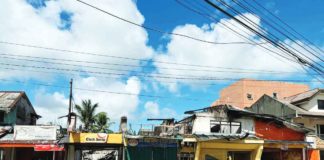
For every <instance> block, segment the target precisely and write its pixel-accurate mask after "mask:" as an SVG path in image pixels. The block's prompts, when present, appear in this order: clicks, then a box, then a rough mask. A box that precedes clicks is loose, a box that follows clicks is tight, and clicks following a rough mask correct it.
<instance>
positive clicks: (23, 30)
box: [0, 0, 153, 80]
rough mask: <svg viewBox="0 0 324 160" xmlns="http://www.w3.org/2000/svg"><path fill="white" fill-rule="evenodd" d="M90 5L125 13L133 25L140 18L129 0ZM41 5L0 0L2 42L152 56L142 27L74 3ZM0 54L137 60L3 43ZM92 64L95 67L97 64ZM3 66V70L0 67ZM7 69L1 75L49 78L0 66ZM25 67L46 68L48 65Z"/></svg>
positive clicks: (141, 20)
mask: <svg viewBox="0 0 324 160" xmlns="http://www.w3.org/2000/svg"><path fill="white" fill-rule="evenodd" d="M89 3H91V4H93V5H96V6H100V7H101V8H102V9H104V10H108V11H111V12H112V13H115V14H117V15H120V16H122V17H127V18H128V19H130V20H131V21H134V22H136V23H139V24H142V23H144V17H143V16H142V14H141V13H140V12H139V11H138V9H137V7H136V4H135V3H134V2H133V1H131V0H121V1H118V2H116V1H113V0H108V1H100V0H92V1H89ZM45 4H46V5H45V6H43V7H38V8H34V7H33V6H32V5H30V4H28V3H27V2H26V1H24V0H17V1H1V2H0V10H1V13H2V14H1V16H0V21H1V22H2V24H1V25H0V34H1V41H9V42H17V43H25V44H31V45H39V46H47V47H53V48H60V49H68V50H77V51H84V52H87V51H89V52H96V53H99V54H104V55H110V56H117V55H118V56H122V57H132V58H138V59H149V58H150V57H151V56H152V54H153V49H152V48H151V47H150V46H148V45H147V41H148V35H147V32H146V31H145V30H144V29H142V28H138V27H135V26H132V25H129V24H127V23H125V22H122V21H120V20H117V19H115V18H112V17H110V16H108V15H106V14H103V13H101V12H98V11H96V10H94V9H92V8H89V7H87V6H85V5H83V4H81V3H79V2H77V1H69V0H59V1H45ZM62 15H63V19H62ZM64 15H65V18H64ZM67 23H70V25H67ZM0 52H1V53H0V54H4V53H5V54H20V55H28V56H39V57H52V58H65V59H73V60H87V61H97V62H105V63H120V64H139V61H127V60H121V59H116V58H105V57H98V56H89V55H84V54H73V53H64V52H53V51H48V50H41V49H32V48H26V47H19V46H10V45H4V44H0ZM0 62H1V63H9V62H10V63H11V64H13V63H14V64H19V65H21V64H24V65H29V66H30V65H37V66H46V67H56V68H57V67H59V68H78V69H80V70H89V69H88V68H86V67H72V66H67V65H57V64H50V63H47V64H44V63H38V62H37V63H36V62H28V61H27V62H26V61H21V60H12V59H8V58H3V57H2V58H0ZM70 63H72V62H70ZM72 64H73V63H72ZM96 66H100V65H99V64H98V65H96ZM5 67H6V68H7V69H3V68H5ZM8 67H9V68H15V69H18V70H14V71H12V70H9V71H10V74H6V78H25V79H30V78H37V79H38V80H42V79H45V80H49V79H50V78H51V77H48V78H46V76H42V75H44V73H37V72H36V73H35V72H31V71H29V72H28V73H26V72H24V71H19V70H24V69H26V68H27V67H21V66H8V65H7V66H6V65H3V64H1V65H0V68H1V69H0V76H1V75H5V73H8ZM110 67H112V66H110ZM115 68H116V67H115ZM28 69H29V70H46V71H49V70H48V69H37V68H28ZM97 70H98V69H97ZM131 70H132V68H131ZM88 74H92V73H88ZM54 76H55V74H54ZM1 77H2V76H1Z"/></svg>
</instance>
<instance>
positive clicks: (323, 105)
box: [317, 99, 324, 110]
mask: <svg viewBox="0 0 324 160" xmlns="http://www.w3.org/2000/svg"><path fill="white" fill-rule="evenodd" d="M317 105H318V109H320V110H324V100H320V99H319V100H317Z"/></svg>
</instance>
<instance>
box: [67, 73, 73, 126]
mask: <svg viewBox="0 0 324 160" xmlns="http://www.w3.org/2000/svg"><path fill="white" fill-rule="evenodd" d="M72 86H73V79H71V81H70V98H69V113H68V125H70V123H71V112H72Z"/></svg>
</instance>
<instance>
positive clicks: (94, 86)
mask: <svg viewBox="0 0 324 160" xmlns="http://www.w3.org/2000/svg"><path fill="white" fill-rule="evenodd" d="M74 83H75V84H76V86H75V90H74V92H73V93H74V94H73V98H74V101H75V103H76V104H81V101H82V100H87V99H90V100H91V101H92V102H93V103H98V104H99V107H98V108H97V112H107V114H108V116H109V117H110V118H111V119H112V120H113V121H115V122H118V120H119V118H120V117H121V116H127V117H129V118H130V119H132V118H134V117H132V113H133V112H135V111H136V109H137V106H138V104H139V98H138V94H139V93H140V91H141V83H140V81H138V78H137V77H130V78H129V79H128V80H127V81H126V83H122V82H120V81H103V80H100V79H97V78H95V77H88V78H79V79H76V80H75V82H74ZM80 89H91V90H96V91H103V92H92V91H85V90H80ZM106 91H108V92H106ZM119 93H121V94H119ZM122 93H132V94H133V95H124V94H122ZM68 101H69V100H68V95H65V94H63V93H58V92H54V93H48V91H47V92H46V90H44V89H42V90H40V91H39V92H38V93H37V94H36V96H35V109H36V111H37V113H38V114H40V115H42V116H43V118H41V119H40V120H39V123H48V122H59V124H61V125H65V123H66V119H61V120H59V119H57V118H58V117H59V116H63V115H66V114H67V112H68Z"/></svg>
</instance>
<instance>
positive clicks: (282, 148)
mask: <svg viewBox="0 0 324 160" xmlns="http://www.w3.org/2000/svg"><path fill="white" fill-rule="evenodd" d="M307 146H308V144H307V143H306V142H303V141H300V142H293V141H265V143H264V148H263V153H262V157H261V160H273V159H276V160H304V159H306V157H307V153H306V151H307Z"/></svg>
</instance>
